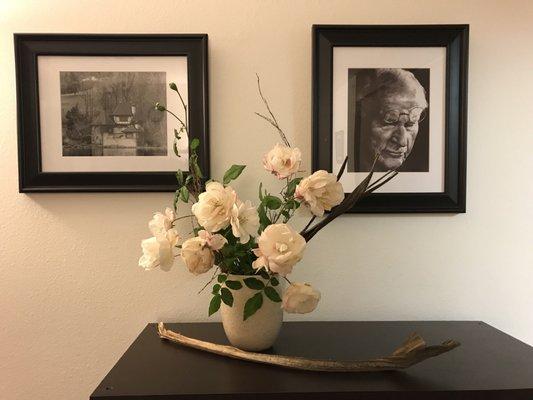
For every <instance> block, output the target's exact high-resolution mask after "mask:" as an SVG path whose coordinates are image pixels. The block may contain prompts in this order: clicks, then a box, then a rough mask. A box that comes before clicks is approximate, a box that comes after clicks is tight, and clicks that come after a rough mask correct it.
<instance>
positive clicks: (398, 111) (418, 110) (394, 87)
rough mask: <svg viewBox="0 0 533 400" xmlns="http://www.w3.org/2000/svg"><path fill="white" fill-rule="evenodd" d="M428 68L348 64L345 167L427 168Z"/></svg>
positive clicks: (407, 170) (361, 170) (351, 168)
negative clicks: (353, 65)
mask: <svg viewBox="0 0 533 400" xmlns="http://www.w3.org/2000/svg"><path fill="white" fill-rule="evenodd" d="M428 107H429V69H424V68H417V69H402V68H379V69H377V68H375V69H367V68H365V69H363V68H350V69H348V157H349V164H348V170H349V171H350V172H366V171H370V168H371V166H372V163H373V161H374V158H375V155H376V154H379V156H378V158H377V161H376V166H375V170H376V171H388V170H398V171H403V172H427V171H428V170H429V113H428Z"/></svg>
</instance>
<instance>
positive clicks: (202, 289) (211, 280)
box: [197, 268, 220, 294]
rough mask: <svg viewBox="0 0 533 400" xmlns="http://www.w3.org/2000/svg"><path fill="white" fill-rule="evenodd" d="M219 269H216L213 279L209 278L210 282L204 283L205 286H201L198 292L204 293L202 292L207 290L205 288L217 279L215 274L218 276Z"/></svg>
mask: <svg viewBox="0 0 533 400" xmlns="http://www.w3.org/2000/svg"><path fill="white" fill-rule="evenodd" d="M219 270H220V268H217V269H215V273H214V274H213V276H212V277H211V279H210V280H209V282H207V283H206V284H205V285H204V287H203V288H201V289H200V290H199V291H198V293H197V294H200V293H202V292H203V291H204V290H205V288H206V287H208V286H209V284H210V283H211V282H213V281H214V280H215V276H217V274H218V271H219Z"/></svg>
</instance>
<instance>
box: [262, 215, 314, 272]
mask: <svg viewBox="0 0 533 400" xmlns="http://www.w3.org/2000/svg"><path fill="white" fill-rule="evenodd" d="M257 243H258V246H259V247H258V248H256V249H254V254H255V255H256V256H257V257H258V258H257V260H255V261H254V262H253V264H252V266H253V268H255V269H260V268H266V269H267V270H270V271H272V272H277V273H278V274H280V275H281V276H286V275H287V274H289V273H290V272H291V271H292V267H294V265H295V264H296V263H297V262H298V261H300V260H301V259H302V256H303V251H304V249H305V239H304V238H303V237H302V235H300V234H299V233H298V232H296V231H295V230H293V229H292V228H291V227H290V226H289V225H286V224H273V225H269V226H268V227H267V228H266V229H265V230H264V231H263V233H261V236H260V237H259V240H258V242H257Z"/></svg>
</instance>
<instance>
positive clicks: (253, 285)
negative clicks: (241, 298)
mask: <svg viewBox="0 0 533 400" xmlns="http://www.w3.org/2000/svg"><path fill="white" fill-rule="evenodd" d="M244 284H245V285H246V286H248V287H249V288H250V289H254V290H262V289H263V288H264V287H265V284H264V283H263V282H261V281H260V280H259V279H257V278H246V279H245V280H244Z"/></svg>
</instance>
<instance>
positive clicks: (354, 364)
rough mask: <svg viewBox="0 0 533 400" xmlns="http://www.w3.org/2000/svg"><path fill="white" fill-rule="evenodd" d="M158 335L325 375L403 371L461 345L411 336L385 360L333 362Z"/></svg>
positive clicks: (211, 350) (169, 333) (170, 334)
mask: <svg viewBox="0 0 533 400" xmlns="http://www.w3.org/2000/svg"><path fill="white" fill-rule="evenodd" d="M158 333H159V337H160V338H161V339H167V340H170V341H171V342H174V343H178V344H181V345H183V346H187V347H192V348H194V349H198V350H203V351H207V352H209V353H214V354H219V355H221V356H226V357H231V358H236V359H238V360H246V361H252V362H257V363H261V364H269V365H276V366H279V367H284V368H292V369H300V370H306V371H324V372H370V371H391V370H397V369H404V368H408V367H410V366H412V365H414V364H418V363H420V362H422V361H424V360H426V359H428V358H431V357H436V356H438V355H440V354H443V353H446V352H448V351H450V350H452V349H454V348H456V347H457V346H459V345H460V344H459V343H458V342H456V341H455V340H447V341H445V342H443V343H442V344H440V345H437V346H426V342H425V341H424V339H422V337H421V336H420V335H418V334H417V333H413V334H411V335H410V336H409V337H408V338H407V340H406V341H405V343H404V344H402V345H401V346H400V347H399V348H398V349H397V350H396V351H394V352H393V353H392V355H390V356H388V357H380V358H375V359H372V360H364V361H333V360H314V359H309V358H302V357H291V356H280V355H275V354H264V353H254V352H249V351H244V350H240V349H238V348H236V347H232V346H226V345H221V344H216V343H211V342H206V341H203V340H198V339H193V338H190V337H187V336H184V335H182V334H179V333H177V332H173V331H171V330H168V329H166V328H165V325H164V324H163V323H162V322H160V323H159V324H158Z"/></svg>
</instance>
